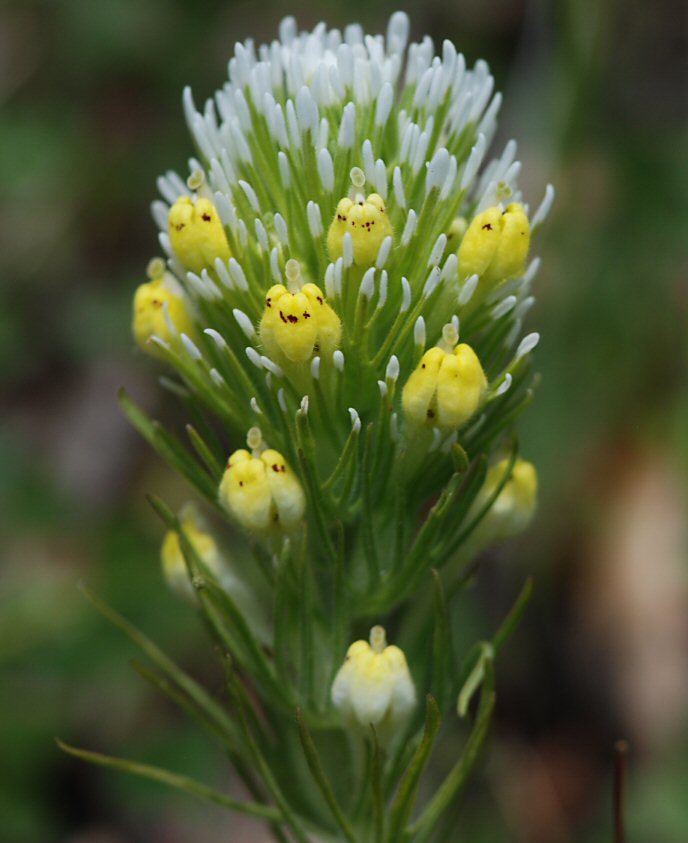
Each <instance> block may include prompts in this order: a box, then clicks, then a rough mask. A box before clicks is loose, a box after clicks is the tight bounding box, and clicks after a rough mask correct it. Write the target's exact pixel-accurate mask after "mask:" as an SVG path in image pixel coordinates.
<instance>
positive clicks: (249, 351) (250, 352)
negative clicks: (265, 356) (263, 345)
mask: <svg viewBox="0 0 688 843" xmlns="http://www.w3.org/2000/svg"><path fill="white" fill-rule="evenodd" d="M245 351H246V356H247V357H248V359H249V360H250V361H251V363H253V365H254V366H255V367H256V368H257V369H262V368H263V361H262V360H261V359H260V354H259V353H258V352H257V351H256V350H255V348H253V346H252V345H248V346H246V349H245Z"/></svg>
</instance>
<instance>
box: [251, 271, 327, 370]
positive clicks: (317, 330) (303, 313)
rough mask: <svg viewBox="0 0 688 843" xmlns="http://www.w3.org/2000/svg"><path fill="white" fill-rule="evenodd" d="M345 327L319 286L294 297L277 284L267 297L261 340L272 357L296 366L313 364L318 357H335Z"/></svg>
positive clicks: (314, 286) (307, 285)
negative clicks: (281, 357)
mask: <svg viewBox="0 0 688 843" xmlns="http://www.w3.org/2000/svg"><path fill="white" fill-rule="evenodd" d="M341 335H342V323H341V321H340V319H339V316H337V314H336V313H335V312H334V310H332V308H331V307H330V306H329V304H327V302H326V301H325V298H324V296H323V294H322V291H321V290H320V288H319V287H316V285H315V284H304V285H303V286H302V287H301V289H300V290H299V291H298V292H294V293H291V292H289V290H287V288H286V287H284V286H283V285H282V284H275V285H274V286H273V287H271V288H270V289H269V290H268V293H267V296H266V297H265V310H264V311H263V318H262V319H261V321H260V338H261V340H262V342H263V345H264V347H265V350H266V352H267V353H268V355H269V356H271V357H277V358H278V359H279V358H280V355H284V356H285V357H286V358H287V359H288V360H290V361H291V362H292V363H302V362H304V361H305V360H310V358H311V357H312V356H313V354H314V353H316V352H317V353H318V354H320V355H321V356H323V357H331V356H332V353H333V352H334V351H335V350H336V349H337V347H338V346H339V341H340V339H341Z"/></svg>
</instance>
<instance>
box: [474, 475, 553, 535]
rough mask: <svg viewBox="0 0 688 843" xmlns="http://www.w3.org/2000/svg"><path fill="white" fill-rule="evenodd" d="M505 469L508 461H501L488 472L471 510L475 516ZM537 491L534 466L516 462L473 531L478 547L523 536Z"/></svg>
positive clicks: (534, 503) (533, 511)
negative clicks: (521, 534) (492, 502)
mask: <svg viewBox="0 0 688 843" xmlns="http://www.w3.org/2000/svg"><path fill="white" fill-rule="evenodd" d="M508 465H509V460H508V459H503V460H501V461H500V462H498V463H497V464H496V465H493V466H492V467H491V468H490V469H489V470H488V472H487V476H486V477H485V482H484V484H483V487H482V489H481V490H480V492H479V493H478V496H477V498H476V500H475V502H474V504H473V507H472V510H473V513H474V514H476V513H477V512H479V511H480V509H482V507H484V506H485V504H486V503H487V502H488V500H489V499H490V498H491V497H492V495H494V493H495V491H496V489H497V487H498V486H499V484H500V483H501V482H502V480H503V478H504V472H505V471H506V470H507V467H508ZM537 487H538V478H537V471H536V470H535V466H534V465H533V464H532V463H529V462H526V461H525V460H522V459H518V460H516V462H515V463H514V467H513V469H512V470H511V476H510V477H509V479H508V480H507V482H506V483H505V484H504V487H503V488H502V491H501V492H500V493H499V495H498V496H497V499H496V500H495V502H494V504H493V505H492V507H491V508H490V510H489V512H488V513H487V515H486V516H485V517H484V518H483V520H482V521H481V522H480V524H479V525H478V527H477V529H476V537H475V540H476V541H477V543H478V544H479V545H481V546H483V547H486V546H487V545H489V544H492V543H494V542H499V541H504V540H505V539H509V538H512V537H513V536H516V535H518V534H519V533H521V532H523V530H525V528H526V527H527V526H528V525H529V524H530V522H531V521H532V519H533V515H534V514H535V509H536V506H537Z"/></svg>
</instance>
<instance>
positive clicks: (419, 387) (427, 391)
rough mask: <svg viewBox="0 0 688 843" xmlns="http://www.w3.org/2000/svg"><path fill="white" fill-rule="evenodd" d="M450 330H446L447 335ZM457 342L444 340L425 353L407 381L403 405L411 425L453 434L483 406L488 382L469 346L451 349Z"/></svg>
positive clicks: (464, 344) (458, 346) (462, 344)
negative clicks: (452, 432)
mask: <svg viewBox="0 0 688 843" xmlns="http://www.w3.org/2000/svg"><path fill="white" fill-rule="evenodd" d="M451 328H452V326H451V325H450V326H445V334H451V330H447V329H451ZM454 336H455V331H454ZM452 339H453V338H452ZM455 342H456V339H453V343H452V342H451V341H450V342H449V343H448V344H447V343H446V342H445V341H444V340H443V341H442V343H441V345H439V346H436V347H435V348H431V349H429V350H428V351H426V352H425V354H424V355H423V357H422V358H421V361H420V363H419V364H418V366H417V367H416V369H415V371H414V372H412V374H411V377H410V378H409V379H408V380H407V381H406V384H405V385H404V390H403V392H402V396H401V402H402V406H403V408H404V414H405V416H406V419H407V421H408V422H410V423H411V424H412V425H427V426H429V427H438V428H440V429H444V430H451V429H452V428H456V427H459V426H460V425H462V424H464V423H465V422H467V421H468V419H470V417H471V416H472V415H473V414H474V413H475V411H476V410H477V409H478V407H479V406H480V404H481V403H482V400H483V397H484V395H485V390H486V389H487V378H486V377H485V372H483V367H482V366H481V365H480V360H478V357H477V355H476V353H475V351H473V349H472V348H471V347H470V345H467V344H466V343H461V344H460V345H456V347H455V348H452V345H453V344H455ZM448 349H449V350H448Z"/></svg>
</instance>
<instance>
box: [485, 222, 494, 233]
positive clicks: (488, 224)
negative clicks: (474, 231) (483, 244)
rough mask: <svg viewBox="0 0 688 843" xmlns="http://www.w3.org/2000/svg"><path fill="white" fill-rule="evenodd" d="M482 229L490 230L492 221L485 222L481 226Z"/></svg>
mask: <svg viewBox="0 0 688 843" xmlns="http://www.w3.org/2000/svg"><path fill="white" fill-rule="evenodd" d="M483 231H492V223H491V222H486V223H485V225H484V226H483Z"/></svg>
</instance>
